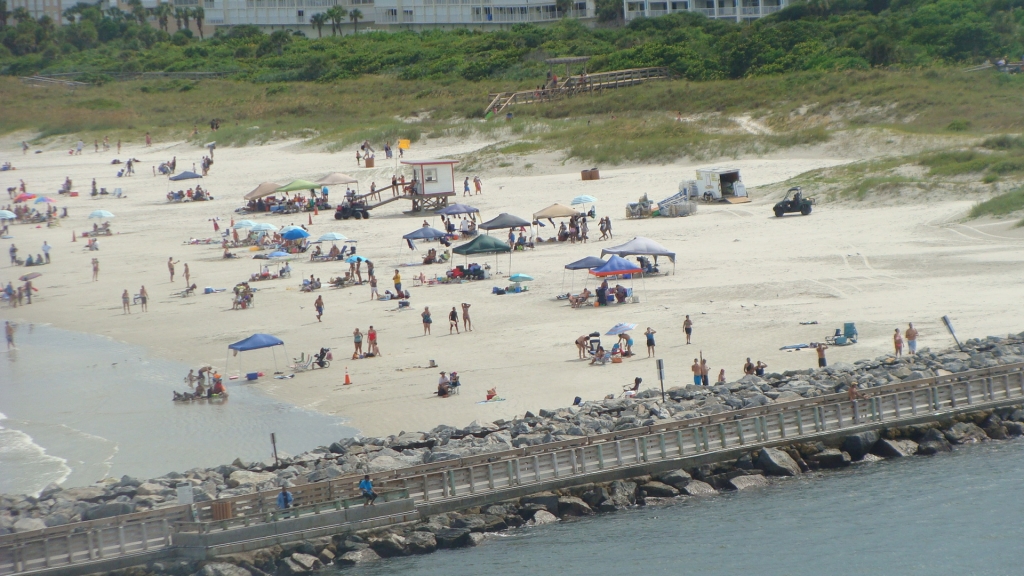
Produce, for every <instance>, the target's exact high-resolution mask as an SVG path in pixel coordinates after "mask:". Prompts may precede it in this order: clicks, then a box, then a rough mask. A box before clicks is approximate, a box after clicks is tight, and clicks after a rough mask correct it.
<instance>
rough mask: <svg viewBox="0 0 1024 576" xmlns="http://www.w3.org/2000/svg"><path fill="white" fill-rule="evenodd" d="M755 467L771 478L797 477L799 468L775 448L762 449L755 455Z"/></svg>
mask: <svg viewBox="0 0 1024 576" xmlns="http://www.w3.org/2000/svg"><path fill="white" fill-rule="evenodd" d="M757 467H758V468H760V469H761V470H764V472H765V474H770V475H772V476H797V475H799V474H800V466H799V465H798V464H797V463H796V461H795V460H793V458H791V457H790V456H789V454H786V453H785V452H783V451H782V450H779V449H777V448H762V449H761V452H760V453H759V454H758V455H757Z"/></svg>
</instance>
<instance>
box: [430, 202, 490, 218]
mask: <svg viewBox="0 0 1024 576" xmlns="http://www.w3.org/2000/svg"><path fill="white" fill-rule="evenodd" d="M479 211H480V210H478V209H476V208H474V207H472V206H469V205H466V204H458V203H456V204H452V205H451V206H445V207H444V208H441V209H440V210H438V211H437V214H444V215H445V216H455V215H457V214H473V213H475V212H479Z"/></svg>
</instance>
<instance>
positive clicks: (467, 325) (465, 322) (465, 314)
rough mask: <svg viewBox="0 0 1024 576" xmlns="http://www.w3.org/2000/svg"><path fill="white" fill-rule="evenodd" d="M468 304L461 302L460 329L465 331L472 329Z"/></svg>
mask: <svg viewBox="0 0 1024 576" xmlns="http://www.w3.org/2000/svg"><path fill="white" fill-rule="evenodd" d="M469 306H470V305H469V304H467V303H465V302H463V303H462V329H463V330H465V331H467V332H472V331H473V321H472V320H470V319H469Z"/></svg>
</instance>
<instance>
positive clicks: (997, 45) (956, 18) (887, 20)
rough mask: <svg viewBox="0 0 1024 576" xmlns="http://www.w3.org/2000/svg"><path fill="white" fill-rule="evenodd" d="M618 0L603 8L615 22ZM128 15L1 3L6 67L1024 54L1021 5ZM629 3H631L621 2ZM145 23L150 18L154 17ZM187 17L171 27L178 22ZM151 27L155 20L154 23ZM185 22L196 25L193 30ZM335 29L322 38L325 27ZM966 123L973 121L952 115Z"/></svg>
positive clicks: (728, 67)
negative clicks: (410, 19)
mask: <svg viewBox="0 0 1024 576" xmlns="http://www.w3.org/2000/svg"><path fill="white" fill-rule="evenodd" d="M615 5H616V2H615V0H602V1H601V6H600V7H599V10H598V12H599V14H601V17H602V18H604V19H609V20H610V19H615V18H616V17H617V10H618V8H616V7H615ZM129 6H130V7H131V8H130V10H129V11H127V12H125V11H122V10H120V9H117V8H111V9H108V10H105V11H104V10H101V9H100V8H99V7H98V5H93V4H88V3H79V4H77V5H75V6H74V7H72V8H69V9H67V10H66V11H65V12H64V18H65V19H67V20H68V21H69V22H70V24H68V25H66V26H59V25H57V23H56V22H54V21H53V20H51V19H50V18H49V17H43V18H40V19H39V20H38V21H37V20H34V19H32V18H31V17H29V15H28V13H27V12H26V11H25V10H24V9H15V10H14V11H13V12H9V11H8V10H7V0H0V16H2V18H0V72H2V73H4V74H11V75H24V74H28V73H34V72H68V71H75V72H86V73H89V74H91V75H92V78H94V79H103V78H104V77H105V76H109V75H114V74H121V73H136V72H141V71H197V70H198V71H226V72H231V73H233V74H234V75H235V77H236V78H238V79H245V80H251V81H257V82H280V81H297V80H321V81H330V80H338V79H350V78H355V77H359V76H362V75H366V74H391V75H395V76H396V77H398V78H401V79H405V80H423V79H445V78H459V79H464V80H472V81H479V80H498V81H510V82H514V83H517V84H518V85H523V86H526V85H535V84H536V83H537V79H538V78H543V76H544V73H545V71H546V69H547V66H546V65H545V64H544V62H543V59H544V58H545V57H549V56H569V55H586V56H592V57H593V59H592V60H591V62H590V64H589V69H590V70H591V71H594V72H596V71H601V70H611V69H620V68H633V67H641V66H668V67H671V68H672V69H673V70H674V71H675V72H676V73H677V74H679V75H680V76H681V77H683V78H686V79H690V80H717V79H727V78H733V79H736V78H749V77H756V76H766V75H775V74H781V73H786V72H795V71H808V70H819V71H835V70H864V69H868V68H871V67H875V66H894V65H896V66H901V67H919V66H932V65H936V64H948V63H958V62H973V61H977V60H979V59H983V58H994V57H999V56H1002V55H1005V54H1010V55H1020V54H1021V53H1022V50H1024V27H1022V24H1021V23H1022V22H1024V3H1022V2H1021V0H831V1H828V0H813V1H809V2H797V3H795V4H794V5H793V6H791V7H789V8H787V9H785V10H782V11H780V12H778V13H776V14H773V15H771V16H770V17H767V18H764V19H762V20H759V21H757V22H754V23H752V24H737V23H733V22H727V21H720V20H710V19H708V18H705V17H704V16H702V15H699V14H691V13H686V14H673V15H669V16H665V17H661V18H653V19H639V20H635V21H633V22H631V23H630V24H629V25H628V26H625V27H610V28H604V27H602V28H588V27H586V26H584V25H583V24H581V23H580V22H578V21H575V20H572V19H564V20H562V21H560V22H558V23H556V24H554V25H552V26H548V27H538V26H533V25H516V26H513V27H512V28H511V29H509V30H501V31H494V32H487V33H484V32H479V31H471V30H468V29H456V30H452V31H428V32H422V33H414V32H397V33H393V34H391V33H383V32H365V31H364V33H363V34H349V35H345V36H337V35H336V34H337V33H338V32H339V31H340V30H342V26H345V25H346V23H345V21H346V20H348V22H349V23H351V24H352V30H353V32H355V31H358V29H359V21H360V20H361V19H364V18H365V17H366V15H363V14H362V13H360V12H359V11H358V10H353V11H351V12H346V11H345V10H343V9H340V8H337V7H336V8H337V9H334V8H332V9H330V10H327V11H325V12H323V13H322V14H312V15H311V22H312V23H313V25H314V28H315V29H316V33H317V34H316V35H317V37H316V38H309V39H307V38H305V37H303V36H301V35H296V34H292V33H289V32H288V31H285V30H278V31H276V32H274V33H272V34H270V35H267V34H263V33H261V32H260V31H259V30H258V29H256V28H255V27H252V26H239V27H235V28H232V29H218V31H217V34H215V35H214V36H213V37H212V38H209V39H206V40H203V39H202V38H201V34H200V38H198V39H197V38H194V37H193V35H192V33H191V31H190V30H189V29H188V28H189V24H190V22H195V23H196V24H199V23H201V22H202V20H203V19H204V18H205V14H204V13H203V10H202V8H196V9H183V8H177V9H174V10H173V12H172V11H171V9H170V7H169V6H168V7H158V8H154V9H149V10H147V9H145V8H143V7H142V4H141V2H140V1H139V0H132V2H130V3H129ZM618 6H619V7H621V4H618ZM147 20H148V21H149V22H148V23H147ZM171 22H173V23H174V24H176V25H177V30H176V31H175V32H173V33H172V32H171V30H170V23H171ZM151 24H153V25H151ZM182 25H184V26H182ZM328 25H329V26H330V28H331V35H330V36H328V37H323V29H324V28H325V27H327V26H328ZM946 124H947V125H948V127H949V130H966V129H968V128H969V124H967V123H966V120H961V119H956V120H953V121H952V122H950V121H949V120H947V121H946Z"/></svg>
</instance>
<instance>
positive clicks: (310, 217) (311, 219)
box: [309, 214, 313, 224]
mask: <svg viewBox="0 0 1024 576" xmlns="http://www.w3.org/2000/svg"><path fill="white" fill-rule="evenodd" d="M309 223H310V224H313V215H312V214H310V215H309Z"/></svg>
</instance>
